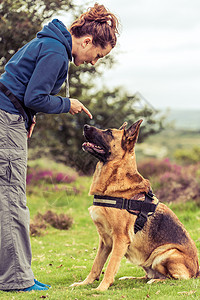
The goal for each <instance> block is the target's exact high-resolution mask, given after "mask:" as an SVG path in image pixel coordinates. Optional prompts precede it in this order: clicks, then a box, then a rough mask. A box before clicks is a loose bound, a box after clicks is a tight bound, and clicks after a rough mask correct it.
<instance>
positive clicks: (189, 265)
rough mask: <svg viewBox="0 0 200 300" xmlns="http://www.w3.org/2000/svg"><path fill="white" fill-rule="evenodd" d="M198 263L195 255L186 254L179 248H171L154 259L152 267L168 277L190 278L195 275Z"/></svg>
mask: <svg viewBox="0 0 200 300" xmlns="http://www.w3.org/2000/svg"><path fill="white" fill-rule="evenodd" d="M197 265H198V263H196V264H195V262H194V259H193V257H189V256H186V255H184V254H183V253H182V252H181V251H179V250H178V249H171V250H169V251H166V252H165V253H163V254H162V255H161V256H158V257H157V258H156V259H155V260H154V262H153V264H152V269H154V270H156V271H157V272H159V273H160V274H162V275H164V276H166V277H168V278H173V279H189V278H191V277H195V274H196V269H197ZM157 278H158V277H157ZM160 278H161V277H160Z"/></svg>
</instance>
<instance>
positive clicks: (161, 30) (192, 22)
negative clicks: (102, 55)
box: [65, 0, 200, 109]
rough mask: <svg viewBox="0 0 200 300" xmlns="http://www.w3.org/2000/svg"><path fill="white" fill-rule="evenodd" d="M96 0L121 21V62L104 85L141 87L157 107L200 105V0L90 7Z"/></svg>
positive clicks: (138, 0) (129, 0) (124, 0)
mask: <svg viewBox="0 0 200 300" xmlns="http://www.w3.org/2000/svg"><path fill="white" fill-rule="evenodd" d="M80 2H81V3H85V2H86V1H80V0H75V3H80ZM95 2H98V3H100V4H104V5H105V6H106V7H107V8H108V9H109V10H110V11H111V12H113V13H115V14H116V15H117V16H118V17H119V18H120V22H121V25H122V28H121V35H120V37H119V39H118V46H117V47H116V48H115V49H114V50H113V54H114V55H115V57H116V59H117V61H118V63H117V65H116V66H114V67H113V68H112V69H111V70H109V71H106V73H105V75H104V79H103V84H104V85H107V86H108V85H109V86H111V87H114V86H119V85H120V86H123V87H124V88H125V89H126V90H128V91H129V92H130V94H134V93H135V92H137V91H139V92H140V93H141V94H142V95H143V96H144V97H145V98H146V99H147V100H148V101H149V102H150V103H151V104H152V105H153V106H154V107H155V108H166V107H169V108H178V109H180V108H185V109H200V0H162V1H161V0H99V1H90V5H89V6H92V5H93V4H94V3H95ZM65 23H66V22H65ZM66 25H67V24H66Z"/></svg>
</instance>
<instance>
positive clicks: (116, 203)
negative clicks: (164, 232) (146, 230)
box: [93, 191, 158, 233]
mask: <svg viewBox="0 0 200 300" xmlns="http://www.w3.org/2000/svg"><path fill="white" fill-rule="evenodd" d="M136 196H137V198H138V199H139V198H141V196H143V197H145V199H144V201H141V200H137V199H135V198H136ZM136 196H134V197H133V198H131V199H126V198H120V197H112V196H104V195H103V196H101V195H94V200H93V205H96V206H104V207H113V208H118V209H126V210H127V211H128V212H129V213H131V214H133V215H137V219H136V221H135V225H134V232H135V233H137V232H138V231H139V230H141V229H142V228H143V227H144V224H145V223H146V221H147V218H148V216H150V215H152V214H153V213H154V212H155V210H156V207H157V205H158V202H157V203H156V204H155V203H152V202H153V200H154V194H153V193H152V191H149V192H148V193H140V194H138V195H136ZM135 211H138V213H137V212H135Z"/></svg>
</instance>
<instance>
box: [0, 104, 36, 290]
mask: <svg viewBox="0 0 200 300" xmlns="http://www.w3.org/2000/svg"><path fill="white" fill-rule="evenodd" d="M26 170H27V131H26V129H25V124H24V120H23V118H22V117H21V116H19V115H15V114H9V113H7V112H5V111H3V110H0V290H10V289H11V290H12V289H23V288H26V287H30V286H32V285H33V284H34V276H33V272H32V270H31V246H30V238H29V221H30V216H29V209H28V207H27V206H26Z"/></svg>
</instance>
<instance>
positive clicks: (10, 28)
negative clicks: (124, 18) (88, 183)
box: [0, 0, 163, 173]
mask: <svg viewBox="0 0 200 300" xmlns="http://www.w3.org/2000/svg"><path fill="white" fill-rule="evenodd" d="M0 8H1V12H0V16H1V23H0V57H1V59H0V63H1V66H0V67H1V68H2V67H3V66H4V65H5V63H6V61H7V60H8V59H9V58H10V57H11V55H12V54H14V53H15V52H16V51H17V50H18V49H19V48H20V47H22V46H23V45H24V44H25V43H26V42H28V41H29V40H31V39H32V38H34V37H35V33H36V32H37V31H39V30H40V29H41V26H42V23H44V21H46V20H48V19H50V18H52V17H53V15H54V14H55V13H57V12H60V11H68V12H69V11H70V14H71V15H73V16H74V18H75V16H76V15H77V12H78V14H80V12H81V11H80V9H81V8H80V7H78V8H77V7H76V8H75V6H74V4H73V0H71V1H66V0H54V1H51V0H41V1H40V0H28V1H27V0H26V1H25V0H7V1H4V2H2V3H1V4H0ZM114 62H115V60H114V58H113V57H112V55H109V56H108V57H106V58H105V59H103V60H102V61H100V62H98V64H97V65H96V66H87V65H82V66H80V67H78V68H77V67H76V66H74V65H73V64H71V65H70V69H69V84H70V96H71V97H72V98H77V99H79V100H80V101H82V102H83V104H84V105H86V107H88V108H89V110H91V112H92V113H93V115H94V119H93V120H89V118H88V117H87V115H85V114H84V113H82V114H79V115H76V116H71V115H69V114H68V115H66V114H61V115H45V114H38V116H37V123H38V124H37V126H36V129H35V131H34V134H33V137H32V138H31V140H30V141H29V146H30V150H31V151H30V155H29V157H38V156H44V155H50V156H53V158H54V159H56V160H58V161H62V162H65V163H66V164H69V165H71V166H75V167H76V168H77V169H79V170H81V171H82V172H84V173H90V172H92V171H93V168H94V165H95V164H96V162H94V160H93V159H92V160H91V157H90V156H89V155H88V154H87V153H84V152H83V151H82V150H81V145H82V142H83V141H84V138H83V126H84V124H85V123H87V124H90V125H94V126H97V127H100V128H108V127H115V128H117V127H120V126H121V125H122V123H123V122H124V121H128V122H129V125H131V123H133V122H134V121H136V120H137V119H139V118H143V119H144V125H145V126H143V127H142V129H141V133H140V139H144V138H145V137H146V136H148V135H149V134H150V133H151V134H153V133H155V132H158V131H160V130H161V129H162V126H163V124H162V118H160V117H158V112H157V111H155V110H153V109H152V108H151V107H148V106H143V107H141V109H137V108H136V106H135V104H137V102H139V101H140V98H139V97H138V96H137V95H128V93H127V92H126V91H125V90H123V89H122V88H121V87H118V88H115V89H113V90H109V89H108V88H105V87H102V88H101V89H100V90H99V91H97V90H96V82H95V80H96V78H97V77H98V78H99V77H101V76H102V73H103V70H105V69H106V68H111V67H112V65H113V64H114ZM102 66H103V67H102ZM0 71H2V70H0ZM60 94H61V95H63V96H65V86H63V89H62V90H61V93H60Z"/></svg>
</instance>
